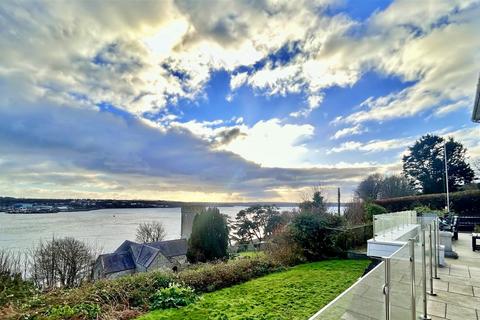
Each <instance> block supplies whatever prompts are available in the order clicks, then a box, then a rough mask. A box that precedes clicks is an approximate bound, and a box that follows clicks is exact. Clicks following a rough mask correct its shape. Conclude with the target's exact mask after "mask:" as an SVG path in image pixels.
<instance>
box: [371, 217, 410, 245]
mask: <svg viewBox="0 0 480 320" xmlns="http://www.w3.org/2000/svg"><path fill="white" fill-rule="evenodd" d="M416 216H417V213H416V212H415V211H401V212H392V213H386V214H379V215H376V216H375V217H374V218H375V219H374V221H373V223H374V227H375V235H376V236H378V237H387V238H390V237H392V236H393V235H394V234H395V232H396V231H398V230H403V229H404V228H406V227H407V226H409V225H410V224H413V223H416Z"/></svg>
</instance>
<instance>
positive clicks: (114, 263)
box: [98, 252, 135, 273]
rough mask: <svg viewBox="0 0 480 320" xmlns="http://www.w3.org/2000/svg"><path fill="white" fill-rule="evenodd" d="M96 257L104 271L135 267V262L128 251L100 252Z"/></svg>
mask: <svg viewBox="0 0 480 320" xmlns="http://www.w3.org/2000/svg"><path fill="white" fill-rule="evenodd" d="M98 259H99V260H100V262H101V264H102V267H103V270H104V272H105V273H115V272H120V271H126V270H132V269H135V262H134V261H133V259H132V255H131V254H129V253H128V252H121V253H107V254H102V255H100V256H99V257H98Z"/></svg>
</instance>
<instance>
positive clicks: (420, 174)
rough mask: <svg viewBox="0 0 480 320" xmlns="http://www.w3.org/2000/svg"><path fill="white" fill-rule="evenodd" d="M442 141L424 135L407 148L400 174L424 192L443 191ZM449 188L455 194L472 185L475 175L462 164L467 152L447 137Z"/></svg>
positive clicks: (432, 136) (437, 137) (435, 137)
mask: <svg viewBox="0 0 480 320" xmlns="http://www.w3.org/2000/svg"><path fill="white" fill-rule="evenodd" d="M444 143H445V139H443V138H442V137H439V136H436V135H425V136H423V137H421V138H420V140H418V141H416V142H415V144H414V145H413V146H411V147H409V148H408V154H407V155H405V156H404V157H403V171H404V174H405V176H406V177H407V179H408V180H409V181H410V183H411V184H412V186H413V187H414V188H415V189H417V190H419V191H422V192H423V193H442V192H445V161H444V149H443V145H444ZM446 149H447V167H448V187H449V190H450V191H457V190H459V188H460V187H461V186H462V185H464V184H467V183H470V182H472V180H473V178H474V176H475V174H474V172H473V170H472V169H471V168H470V165H469V164H468V163H467V162H466V161H465V153H466V151H467V150H466V149H465V148H464V147H463V145H462V144H461V143H459V142H456V141H455V140H453V138H449V139H448V140H447V141H446Z"/></svg>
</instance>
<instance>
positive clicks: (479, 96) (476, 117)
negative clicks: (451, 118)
mask: <svg viewBox="0 0 480 320" xmlns="http://www.w3.org/2000/svg"><path fill="white" fill-rule="evenodd" d="M472 120H473V121H475V122H480V77H479V78H478V84H477V92H476V94H475V103H474V104H473V114H472Z"/></svg>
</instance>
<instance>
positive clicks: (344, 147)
mask: <svg viewBox="0 0 480 320" xmlns="http://www.w3.org/2000/svg"><path fill="white" fill-rule="evenodd" d="M413 142H415V139H414V138H411V137H408V138H400V139H388V140H370V141H368V142H366V143H362V142H358V141H347V142H344V143H342V144H341V145H340V146H338V147H333V148H331V149H330V150H329V151H328V153H338V152H345V151H365V152H381V151H387V150H395V149H402V148H406V147H408V146H409V145H411V144H412V143H413Z"/></svg>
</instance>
